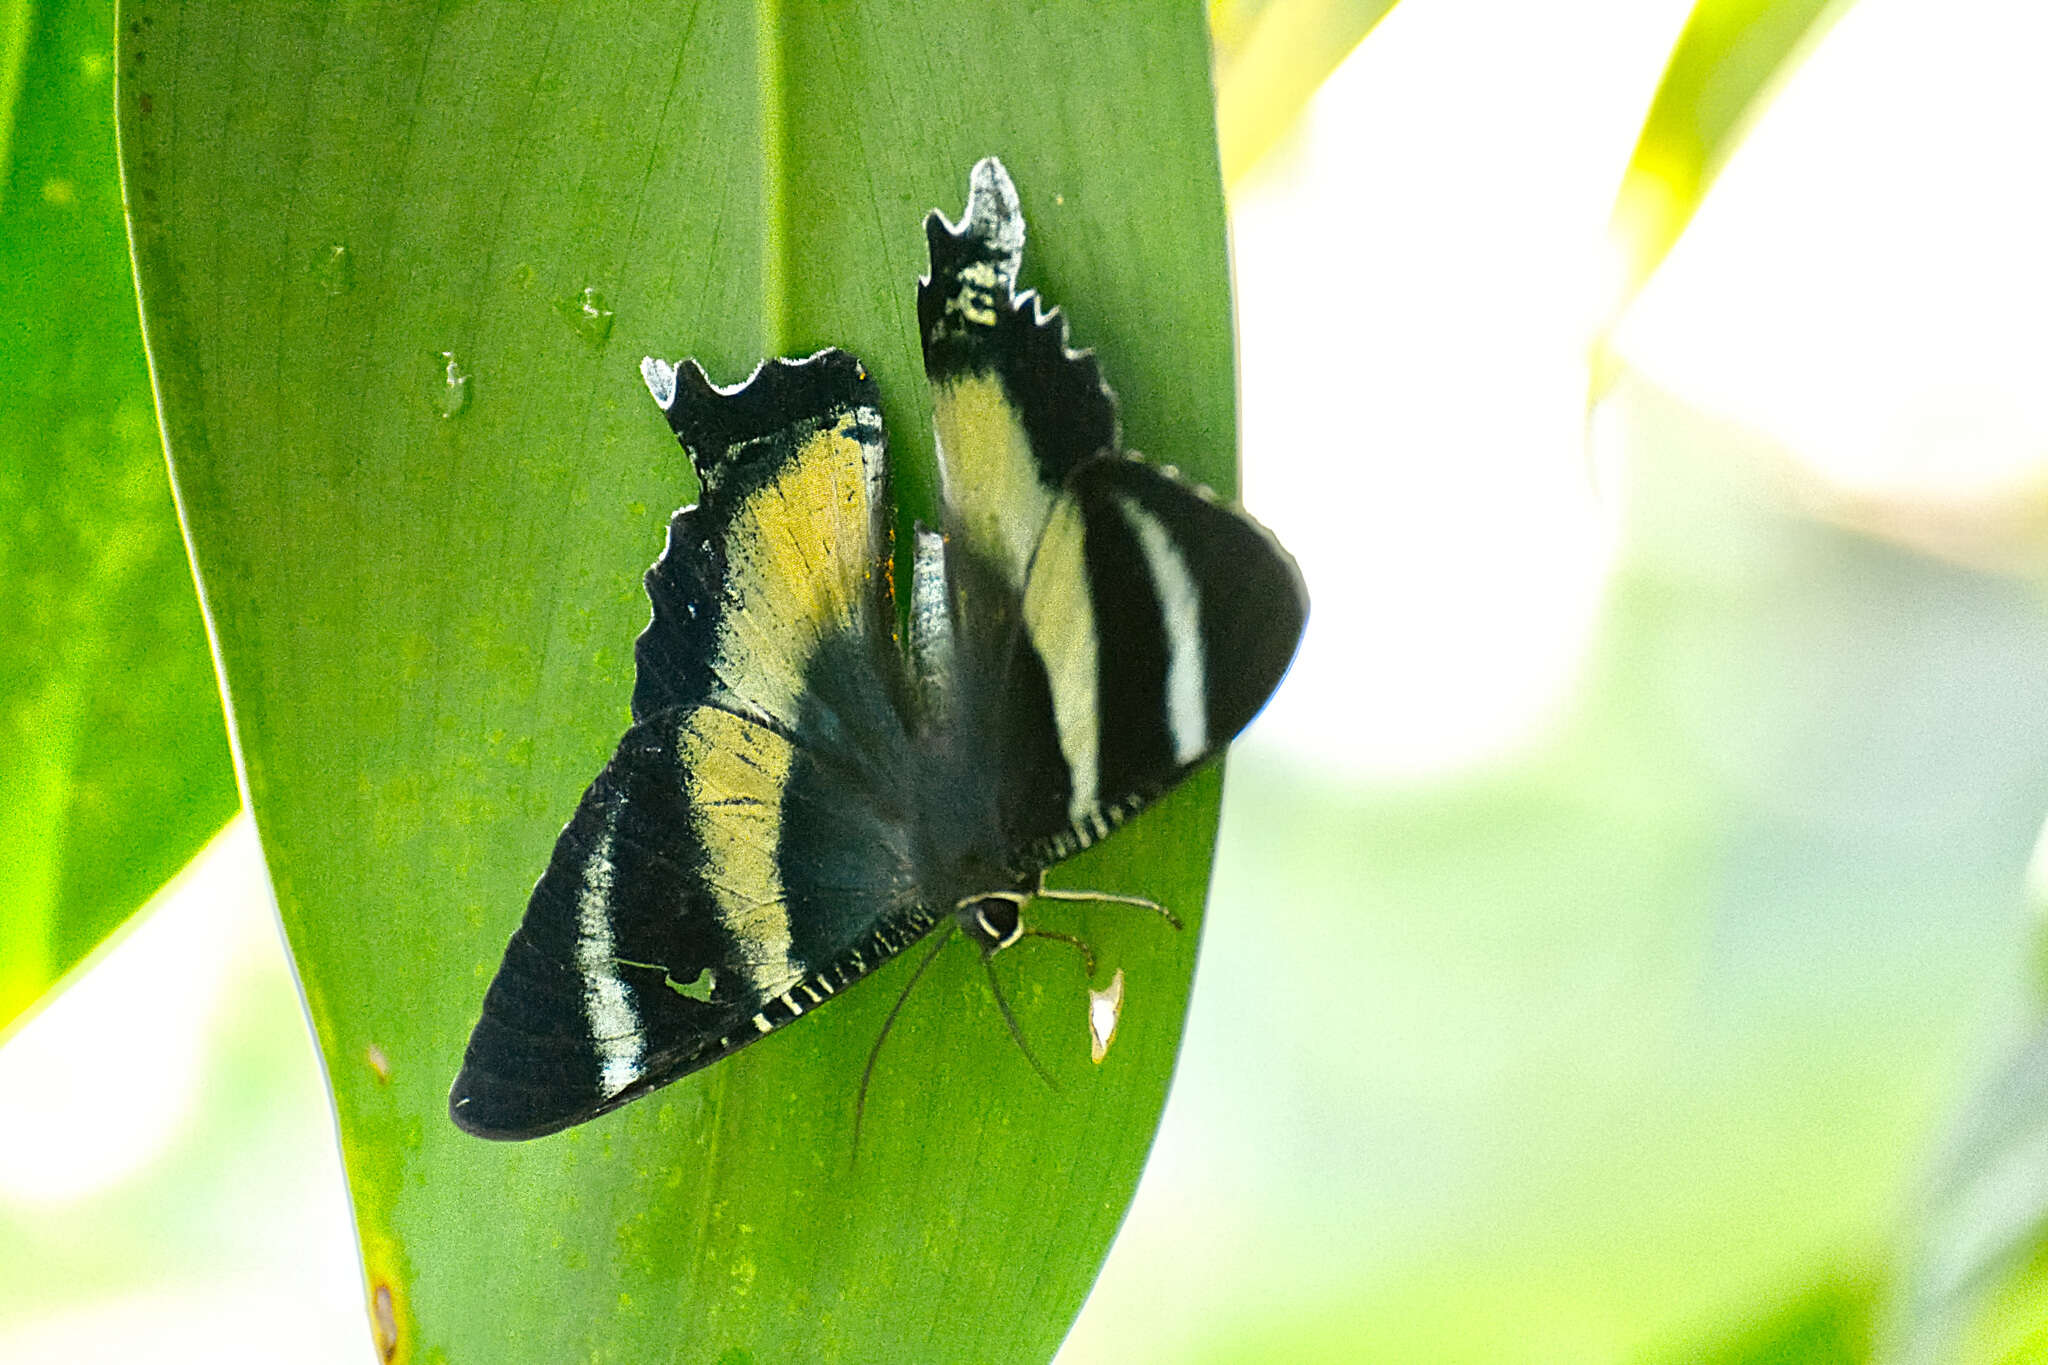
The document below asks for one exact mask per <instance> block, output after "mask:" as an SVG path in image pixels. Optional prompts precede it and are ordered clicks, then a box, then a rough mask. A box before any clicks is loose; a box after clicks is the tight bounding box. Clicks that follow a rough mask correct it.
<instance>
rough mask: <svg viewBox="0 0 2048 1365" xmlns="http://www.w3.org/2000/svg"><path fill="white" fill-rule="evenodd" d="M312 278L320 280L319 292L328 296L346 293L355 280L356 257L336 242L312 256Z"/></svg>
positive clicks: (332, 296)
mask: <svg viewBox="0 0 2048 1365" xmlns="http://www.w3.org/2000/svg"><path fill="white" fill-rule="evenodd" d="M313 278H314V279H316V280H318V281H320V292H322V293H323V294H326V295H327V296H328V297H329V298H334V297H337V296H339V295H342V294H346V293H347V292H348V291H349V289H350V287H351V286H353V285H354V284H355V282H356V258H355V257H354V256H353V255H351V254H350V253H349V249H348V248H347V247H345V246H343V245H342V244H341V243H340V242H336V243H335V244H334V245H333V246H330V247H326V248H324V249H323V250H322V251H321V252H320V254H319V255H318V256H316V257H314V258H313Z"/></svg>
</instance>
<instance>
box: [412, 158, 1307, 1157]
mask: <svg viewBox="0 0 2048 1365" xmlns="http://www.w3.org/2000/svg"><path fill="white" fill-rule="evenodd" d="M927 235H928V237H929V239H930V242H931V251H932V267H933V268H932V275H931V277H930V278H929V279H927V280H926V281H924V282H922V285H921V288H920V291H919V317H920V325H921V326H922V328H923V333H924V343H925V361H926V372H927V376H928V377H929V379H930V380H931V383H932V393H933V408H934V423H935V428H936V432H937V436H938V446H939V473H940V492H941V503H942V507H943V515H942V523H943V524H942V526H941V528H939V529H936V530H932V529H926V528H924V527H919V528H917V530H916V532H915V537H914V544H913V545H912V546H911V547H910V550H911V553H910V556H909V559H910V572H909V574H908V582H909V585H910V586H909V590H908V595H909V600H908V602H907V603H906V604H905V610H903V611H902V612H900V613H899V611H898V604H897V602H896V598H895V589H894V582H895V572H894V566H895V557H896V556H895V546H894V538H893V534H892V527H893V525H894V516H893V507H894V504H893V501H892V499H891V495H890V487H889V467H888V459H887V451H886V448H885V443H884V437H883V428H882V420H881V413H880V405H879V398H878V395H877V390H876V386H875V383H874V381H873V379H872V378H871V377H870V376H869V374H868V373H867V371H866V369H865V367H863V366H862V364H861V363H860V362H859V361H858V360H857V359H855V358H854V357H852V356H850V355H848V354H846V353H845V352H843V351H838V350H827V351H821V352H819V353H817V354H816V355H813V356H811V357H809V358H807V359H804V360H795V361H791V360H772V361H768V362H765V363H764V364H763V365H762V366H760V367H759V368H758V369H757V370H756V371H755V373H754V374H753V375H752V376H751V377H750V378H749V379H748V380H747V381H745V382H744V383H743V384H740V385H736V386H733V387H730V388H721V387H719V386H718V385H715V384H713V383H712V382H711V381H710V379H709V378H708V377H707V376H706V375H705V374H704V372H703V371H702V370H701V369H700V368H699V367H698V366H697V365H696V364H695V363H694V362H689V361H686V362H684V363H682V364H681V365H676V366H672V365H669V364H668V363H666V362H663V361H658V360H649V361H647V362H646V363H645V365H644V366H643V374H644V376H645V378H646V380H647V383H648V388H649V390H650V392H651V393H652V394H653V396H654V398H655V401H656V403H657V404H658V405H659V406H660V407H661V409H662V411H663V412H664V413H665V414H666V415H667V417H668V419H669V422H670V425H671V427H672V428H673V430H674V431H675V433H676V435H677V438H678V440H679V441H680V442H681V444H682V445H683V447H684V449H685V450H687V451H688V452H689V454H690V457H691V460H692V462H693V464H694V465H695V467H696V471H697V474H698V476H699V480H700V482H701V485H702V493H701V496H700V499H699V501H698V503H697V504H696V505H695V506H693V507H687V508H684V509H683V510H682V511H680V512H678V513H676V515H675V516H674V517H673V518H672V520H671V522H670V526H669V532H668V539H667V544H666V546H665V548H664V549H663V551H662V554H661V556H660V558H659V559H657V560H656V562H655V564H654V566H653V568H652V569H650V570H649V571H648V574H647V591H648V596H649V598H650V600H651V602H652V607H653V615H652V619H651V621H650V623H649V625H648V627H647V629H646V630H645V632H643V634H642V635H641V637H640V639H639V641H638V642H637V644H636V647H635V663H636V670H637V671H636V683H635V687H634V692H633V703H632V704H633V724H632V726H631V728H630V729H629V730H628V731H627V732H626V735H625V737H624V738H623V739H622V740H621V742H620V745H619V749H618V751H617V753H616V754H615V755H614V756H613V758H612V760H611V762H610V763H609V764H608V765H607V766H606V768H605V769H604V771H603V772H602V773H600V774H599V776H598V778H597V780H596V781H595V782H593V783H592V785H591V786H590V788H589V789H588V791H586V793H585V794H584V797H583V800H582V802H581V803H580V805H579V806H578V809H577V811H576V813H575V815H574V816H573V817H572V818H571V820H570V821H569V823H568V825H567V827H566V828H565V829H564V830H563V832H562V835H561V837H560V839H559V840H558V841H557V844H556V848H555V851H554V855H553V857H552V859H551V860H550V863H549V865H548V868H547V870H546V871H545V872H544V873H543V874H542V876H541V878H540V881H539V883H538V884H537V885H536V887H535V889H534V893H533V897H532V900H531V903H530V904H529V906H528V909H527V914H526V917H525V920H524V922H523V923H522V925H521V926H520V928H519V930H518V932H517V933H516V934H515V935H514V936H513V939H512V942H511V944H510V946H509V947H508V948H507V951H506V956H505V960H504V963H503V965H502V966H501V967H500V969H499V972H498V975H497V977H496V978H495V979H494V981H493V982H492V985H491V988H490V991H489V992H488V994H487V995H486V998H485V1002H484V1008H483V1013H482V1017H481V1018H480V1019H479V1021H478V1024H477V1026H476V1030H475V1032H474V1033H473V1035H472V1037H471V1040H470V1045H469V1049H468V1052H467V1054H466V1056H465V1059H464V1065H463V1069H462V1072H461V1074H460V1075H459V1076H458V1077H457V1080H456V1083H455V1087H454V1089H453V1092H452V1093H451V1096H450V1106H451V1113H452V1114H453V1116H454V1118H455V1120H456V1122H457V1123H458V1124H460V1125H461V1126H462V1127H464V1128H465V1129H467V1130H468V1131H470V1132H473V1133H476V1134H479V1135H480V1136H485V1137H495V1138H521V1137H533V1136H539V1135H541V1134H544V1133H549V1132H553V1131H556V1130H558V1129H560V1128H563V1127H567V1126H569V1125H571V1124H574V1123H578V1122H581V1121H583V1120H585V1119H588V1118H591V1117H594V1116H595V1115H597V1114H600V1113H603V1112H605V1111H607V1110H609V1109H612V1108H616V1107H617V1106H618V1105H620V1104H623V1103H625V1102H627V1101H629V1100H631V1099H633V1098H635V1097H636V1096H638V1095H641V1094H645V1093H647V1092H648V1091H650V1090H652V1089H655V1088H657V1087H659V1086H661V1085H664V1084H667V1083H668V1082H670V1081H673V1080H675V1079H677V1078H678V1077H680V1076H683V1075H686V1074H688V1073H689V1072H691V1071H694V1070H696V1069H698V1068H699V1067H702V1066H705V1065H709V1064H710V1063H711V1062H714V1061H716V1060H718V1059H720V1058H722V1057H724V1056H726V1055H728V1054H730V1053H731V1052H733V1051H735V1050H737V1049H738V1048H740V1047H742V1046H745V1045H747V1044H749V1043H751V1042H753V1041H755V1040H757V1039H759V1038H762V1037H765V1036H767V1035H769V1034H770V1033H773V1032H774V1031H776V1030H777V1029H779V1028H781V1027H783V1026H784V1025H786V1024H788V1023H790V1022H792V1021H793V1020H795V1019H797V1018H799V1017H801V1016H803V1015H805V1014H807V1013H809V1012H810V1011H812V1010H814V1009H817V1008H819V1007H821V1006H822V1005H824V1004H825V1003H827V1002H828V1001H829V1000H830V999H831V998H833V997H834V996H836V995H837V994H839V993H840V992H842V991H844V990H846V989H847V988H849V987H850V986H852V985H853V984H854V983H855V982H857V981H858V980H859V979H860V978H861V977H863V976H865V975H866V974H867V973H868V972H870V971H872V970H873V969H874V968H875V967H877V966H879V965H880V964H881V963H883V962H885V961H887V960H888V959H889V958H891V957H893V956H894V955H895V954H897V953H899V952H901V951H902V950H903V949H904V948H906V947H908V946H909V945H910V944H911V943H913V942H915V941H916V940H918V939H919V938H921V937H923V936H924V935H926V934H927V933H929V932H931V931H932V930H933V929H935V928H937V927H939V926H941V925H943V924H945V922H946V921H947V920H948V919H949V918H950V919H952V920H953V921H954V922H956V923H957V924H958V925H959V926H960V927H961V928H962V929H963V930H964V931H965V932H966V933H967V935H968V936H969V937H970V938H972V939H974V940H975V941H976V942H977V943H979V944H980V945H981V946H982V948H983V950H984V951H985V952H993V951H996V950H999V949H1001V948H1004V947H1007V946H1008V945H1009V944H1011V943H1013V942H1015V941H1016V939H1017V937H1018V936H1020V935H1021V934H1022V932H1023V928H1022V919H1021V912H1022V908H1023V906H1024V905H1025V903H1026V902H1027V901H1028V900H1029V899H1030V898H1031V897H1032V896H1033V895H1035V894H1037V893H1038V891H1039V888H1040V885H1041V877H1042V875H1043V873H1044V871H1045V869H1046V868H1048V867H1050V866H1052V865H1053V864H1055V863H1057V862H1059V861H1061V860H1063V859H1065V858H1066V857H1068V856H1071V855H1072V854H1073V853H1075V852H1077V851H1079V850H1080V849H1082V848H1085V847H1088V846H1089V845H1091V844H1093V843H1095V842H1096V841H1098V840H1100V839H1102V838H1105V837H1107V836H1108V835H1109V834H1110V833H1111V832H1112V831H1113V830H1114V829H1115V828H1116V827H1117V826H1118V825H1120V824H1122V823H1123V822H1124V821H1125V820H1126V819H1128V818H1129V817H1130V816H1131V815H1133V814H1135V813H1136V812H1137V811H1138V810H1139V809H1141V808H1142V807H1143V806H1144V805H1145V804H1147V803H1149V802H1150V801H1152V800H1153V799H1155V798H1156V797H1158V796H1159V795H1160V794H1162V793H1163V792H1164V791H1166V790H1167V789H1168V788H1170V787H1171V786H1172V785H1174V784H1175V783H1176V782H1178V781H1179V780H1181V779H1182V778H1183V777H1184V776H1186V774H1187V773H1189V772H1190V771H1192V770H1193V769H1194V768H1196V767H1198V766H1200V765H1201V764H1202V763H1203V762H1205V761H1206V760H1207V759H1209V758H1211V757H1213V756H1214V755H1215V754H1216V753H1217V752H1219V751H1220V749H1221V748H1222V747H1223V745H1224V744H1226V743H1227V742H1228V740H1229V739H1230V737H1231V736H1233V735H1234V734H1235V733H1236V732H1237V731H1238V730H1239V729H1240V728H1242V726H1243V725H1244V724H1245V723H1246V722H1247V721H1249V720H1250V718H1251V716H1252V715H1253V713H1255V712H1256V711H1257V709H1258V707H1259V706H1260V705H1262V704H1263V702H1264V700H1265V698H1266V696H1267V695H1268V694H1269V693H1270V692H1271V690H1272V688H1273V687H1274V686H1275V685H1276V684H1277V683H1278V681H1279V678H1280V675H1281V673H1282V672H1283V671H1284V669H1285V668H1286V665H1287V663H1288V661H1289V659H1290V658H1291V657H1292V653H1293V649H1294V644H1295V641H1296V640H1297V639H1298V636H1299V633H1300V629H1301V623H1302V619H1303V615H1304V613H1305V610H1306V605H1305V599H1304V598H1303V595H1302V592H1301V588H1300V581H1299V577H1298V575H1296V573H1295V571H1294V568H1293V565H1292V562H1291V561H1290V560H1288V559H1287V557H1286V556H1285V553H1284V552H1283V551H1281V550H1280V549H1279V547H1278V546H1277V545H1276V544H1275V543H1274V542H1273V541H1272V539H1271V537H1270V536H1269V535H1267V534H1266V533H1265V532H1264V530H1263V529H1261V528H1259V527H1258V526H1257V525H1256V523H1253V522H1251V521H1250V520H1249V519H1248V518H1246V517H1245V516H1243V514H1241V513H1239V512H1236V511H1234V510H1232V509H1230V508H1227V507H1224V506H1222V505H1220V504H1218V503H1217V502H1215V501H1214V500H1213V499H1212V498H1210V497H1209V496H1208V495H1207V494H1206V493H1205V492H1203V491H1201V490H1197V489H1194V488H1191V487H1189V486H1187V485H1185V484H1183V483H1181V482H1180V481H1179V480H1178V479H1176V478H1174V477H1172V476H1170V475H1168V474H1166V473H1163V472H1161V471H1160V470H1158V469H1156V468H1153V467H1151V466H1148V465H1145V464H1143V463H1141V462H1139V461H1137V460H1136V459H1134V458H1132V457H1130V456H1128V455H1127V454H1125V453H1124V452H1123V451H1122V450H1121V448H1120V446H1119V444H1118V440H1117V431H1116V418H1115V407H1114V403H1113V400H1112V399H1111V398H1110V395H1109V393H1108V391H1107V389H1106V388H1105V387H1104V385H1103V383H1102V381H1101V377H1100V375H1099V373H1098V371H1097V367H1096V364H1095V361H1094V359H1093V357H1092V356H1090V355H1086V354H1077V353H1075V352H1073V351H1072V350H1070V349H1069V348H1068V347H1067V344H1066V331H1065V325H1064V322H1063V321H1062V320H1060V319H1059V318H1058V316H1057V315H1056V314H1048V313H1046V312H1045V311H1044V310H1042V309H1041V308H1040V307H1039V305H1038V303H1037V300H1036V298H1035V296H1033V295H1030V294H1018V293H1017V292H1016V290H1015V282H1016V277H1017V270H1018V265H1019V261H1020V260H1021V253H1022V246H1023V219H1022V215H1021V212H1020V211H1019V209H1018V204H1017V198H1016V192H1015V190H1014V188H1013V187H1012V186H1011V185H1010V182H1009V179H1008V176H1007V175H1006V174H1005V173H1004V172H1003V170H1002V168H1001V166H1000V165H999V164H998V163H996V162H994V161H993V160H992V159H991V160H988V161H984V162H982V163H980V164H979V165H977V166H976V168H975V171H974V175H973V180H972V192H971V194H970V198H969V204H968V212H967V214H966V215H965V217H964V219H963V221H962V223H961V224H959V225H958V226H955V225H953V224H950V223H947V222H946V221H945V220H944V219H943V218H941V217H939V216H938V215H936V214H935V215H933V217H932V218H931V219H930V220H929V222H928V233H927Z"/></svg>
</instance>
